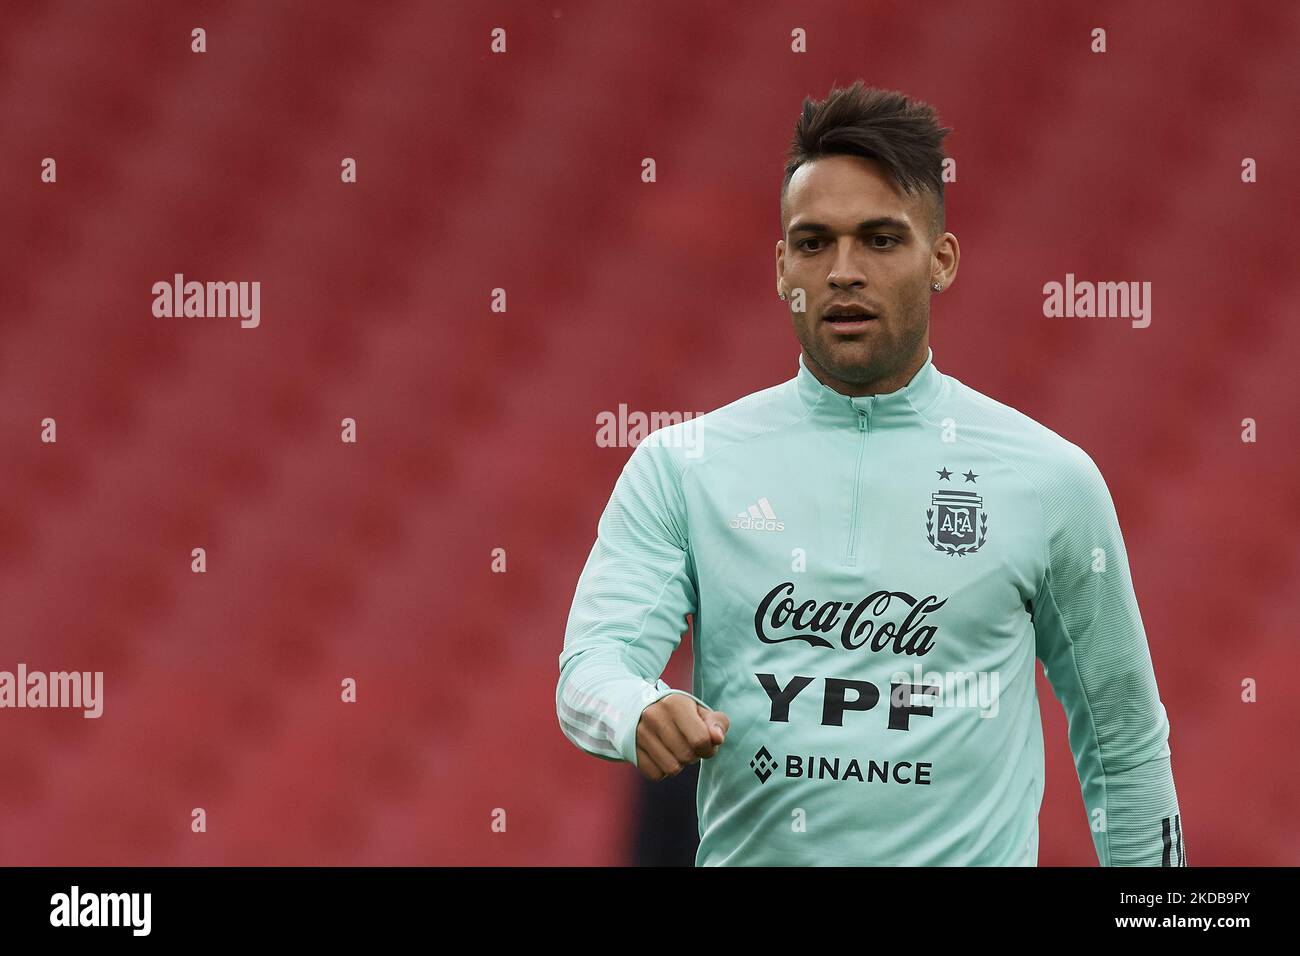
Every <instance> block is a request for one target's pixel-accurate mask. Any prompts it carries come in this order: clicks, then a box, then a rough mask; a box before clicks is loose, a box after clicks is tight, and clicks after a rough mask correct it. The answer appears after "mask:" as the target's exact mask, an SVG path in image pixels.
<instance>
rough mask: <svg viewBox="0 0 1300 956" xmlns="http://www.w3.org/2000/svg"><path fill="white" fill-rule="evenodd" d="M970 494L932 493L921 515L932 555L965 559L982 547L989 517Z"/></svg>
mask: <svg viewBox="0 0 1300 956" xmlns="http://www.w3.org/2000/svg"><path fill="white" fill-rule="evenodd" d="M983 508H984V499H983V498H981V497H980V496H979V495H978V494H976V493H975V492H973V491H956V490H953V491H936V492H935V493H934V494H933V495H931V496H930V507H929V508H927V509H926V512H925V536H926V538H927V540H929V542H930V544H932V545H934V549H935V550H936V551H943V552H944V553H946V554H958V555H966V554H971V553H972V552H975V551H978V550H979V549H980V548H982V547H983V546H984V542H985V541H986V540H987V539H988V535H989V513H988V512H987V511H984V510H983Z"/></svg>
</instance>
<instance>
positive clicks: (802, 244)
mask: <svg viewBox="0 0 1300 956" xmlns="http://www.w3.org/2000/svg"><path fill="white" fill-rule="evenodd" d="M810 242H821V240H820V239H817V238H815V237H814V238H811V239H800V240H799V241H798V242H796V243H795V246H796V247H798V248H799V249H802V250H803V251H804V252H816V251H817V250H816V249H809V248H808V243H810Z"/></svg>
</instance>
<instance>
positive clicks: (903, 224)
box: [790, 216, 912, 235]
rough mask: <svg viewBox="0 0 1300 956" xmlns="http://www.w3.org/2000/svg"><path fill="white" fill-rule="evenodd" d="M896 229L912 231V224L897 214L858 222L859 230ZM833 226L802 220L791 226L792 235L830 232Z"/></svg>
mask: <svg viewBox="0 0 1300 956" xmlns="http://www.w3.org/2000/svg"><path fill="white" fill-rule="evenodd" d="M881 228H885V229H896V230H898V231H899V232H911V231H912V226H911V224H910V223H908V222H907V221H906V220H903V219H898V218H897V217H895V216H877V217H876V218H874V219H864V220H863V221H862V222H860V223H858V228H857V231H858V232H870V231H872V230H873V229H881ZM830 231H831V227H830V226H828V225H826V224H825V223H821V222H801V223H799V224H797V225H792V226H791V227H790V235H794V234H795V233H796V232H830Z"/></svg>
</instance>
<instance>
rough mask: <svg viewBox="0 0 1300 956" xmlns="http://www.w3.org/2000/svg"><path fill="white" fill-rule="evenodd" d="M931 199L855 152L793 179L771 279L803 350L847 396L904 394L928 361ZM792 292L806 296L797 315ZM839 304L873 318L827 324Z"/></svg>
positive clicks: (933, 263) (807, 167) (798, 172)
mask: <svg viewBox="0 0 1300 956" xmlns="http://www.w3.org/2000/svg"><path fill="white" fill-rule="evenodd" d="M931 202H932V198H931V197H929V196H927V195H924V194H922V195H909V194H907V193H904V192H902V191H901V190H900V189H898V188H897V187H896V186H895V185H894V183H893V181H892V180H891V179H890V178H889V176H888V173H887V172H886V171H885V168H884V167H883V166H881V165H880V164H879V163H877V162H876V161H874V160H870V159H864V158H862V157H859V156H825V157H822V158H821V159H817V160H814V161H813V162H811V163H806V164H804V165H803V166H801V167H799V169H797V170H796V171H795V173H794V176H793V177H792V178H791V180H790V185H789V187H788V189H787V191H786V217H787V218H786V222H785V224H784V227H785V238H784V239H783V240H781V241H780V242H778V243H777V245H776V255H777V282H778V285H779V287H780V288H781V290H782V291H784V292H785V293H786V294H787V295H788V296H789V300H788V301H789V303H790V307H791V316H792V318H793V320H794V331H795V335H796V337H797V338H798V339H799V342H800V344H801V345H802V346H803V350H804V352H805V354H806V355H807V356H809V357H811V359H812V360H813V361H814V362H815V363H816V364H817V365H818V366H820V368H821V370H823V371H824V373H825V374H826V375H828V376H830V377H832V378H834V379H836V380H838V381H839V382H841V383H844V384H845V385H846V386H848V387H849V389H848V390H849V391H853V390H856V389H857V388H861V387H868V391H893V390H894V389H895V388H901V387H902V386H903V385H905V384H907V379H908V378H910V373H914V372H915V371H916V369H917V368H919V367H920V365H921V363H922V362H924V360H925V352H926V349H927V348H928V344H929V321H930V296H931V294H932V293H931V289H930V283H931V281H932V280H933V278H935V277H936V275H937V273H936V260H935V258H934V251H935V245H934V244H932V243H931V241H930V239H929V228H930V218H929V217H930V214H931V209H932V207H931V206H930V203H931ZM947 237H948V234H945V237H944V238H943V239H941V240H939V244H940V245H942V244H943V243H944V242H945V241H946V238H947ZM955 265H956V263H955V262H954V263H953V266H954V269H955ZM945 285H946V283H945ZM796 289H803V290H804V293H805V301H804V306H805V308H804V310H803V311H799V303H798V300H797V298H796V296H795V290H796ZM844 305H853V306H858V307H861V308H865V309H866V310H867V312H869V313H870V314H871V315H872V316H874V318H865V317H862V316H859V317H857V321H852V322H835V321H832V320H831V319H830V318H829V317H828V316H831V315H833V314H834V313H835V310H836V308H837V307H839V306H844ZM905 373H906V374H905ZM900 376H903V378H902V380H901V381H895V380H896V379H898V378H899V377H900ZM818 377H819V378H824V377H825V376H818ZM828 384H829V383H828Z"/></svg>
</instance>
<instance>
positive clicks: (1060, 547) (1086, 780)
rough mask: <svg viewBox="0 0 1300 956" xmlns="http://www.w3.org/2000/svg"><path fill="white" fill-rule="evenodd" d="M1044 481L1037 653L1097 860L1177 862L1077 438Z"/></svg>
mask: <svg viewBox="0 0 1300 956" xmlns="http://www.w3.org/2000/svg"><path fill="white" fill-rule="evenodd" d="M1070 449H1071V451H1070V453H1069V454H1068V455H1067V456H1066V458H1065V459H1064V460H1063V462H1062V463H1061V467H1060V469H1059V472H1058V474H1057V475H1056V477H1057V479H1058V480H1057V481H1055V482H1053V484H1052V487H1050V488H1044V489H1041V500H1042V503H1043V514H1044V523H1045V532H1046V540H1045V542H1044V546H1045V548H1046V550H1047V555H1046V564H1047V571H1046V573H1045V574H1044V577H1043V581H1042V583H1041V585H1040V586H1039V588H1038V593H1037V595H1036V596H1035V597H1034V599H1033V607H1032V612H1031V613H1032V614H1033V620H1034V628H1035V638H1036V650H1037V654H1038V657H1039V658H1040V659H1041V660H1042V662H1043V668H1044V671H1045V673H1046V675H1047V678H1048V680H1049V681H1050V682H1051V684H1052V687H1053V689H1054V691H1055V692H1056V696H1057V698H1058V699H1059V700H1060V701H1061V704H1062V705H1063V707H1064V708H1065V713H1066V718H1067V720H1068V724H1069V739H1070V749H1071V750H1072V751H1073V753H1074V762H1075V768H1076V769H1077V771H1078V775H1079V784H1080V787H1081V789H1082V793H1083V801H1084V806H1085V807H1086V808H1087V811H1088V822H1089V825H1090V827H1091V831H1092V838H1093V843H1094V845H1095V847H1096V850H1097V859H1098V861H1099V862H1100V864H1101V865H1102V866H1186V865H1187V860H1186V853H1185V851H1184V846H1183V833H1182V822H1181V818H1180V815H1179V812H1178V796H1177V793H1176V792H1175V789H1174V778H1173V771H1172V769H1171V765H1170V750H1169V743H1168V738H1169V721H1168V718H1167V716H1166V714H1165V708H1164V705H1163V704H1162V703H1161V701H1160V696H1159V692H1158V690H1157V687H1156V679H1155V673H1154V671H1153V669H1152V666H1151V655H1150V650H1149V648H1148V646H1147V639H1146V632H1145V630H1144V629H1143V626H1142V618H1141V615H1140V614H1139V612H1138V605H1137V598H1136V596H1135V594H1134V592H1133V581H1132V577H1131V575H1130V572H1129V564H1128V556H1127V554H1126V552H1125V548H1124V541H1123V537H1122V536H1121V533H1120V527H1119V519H1118V517H1117V515H1116V513H1115V506H1114V503H1113V501H1112V499H1111V495H1110V492H1109V490H1108V489H1107V487H1106V483H1105V480H1104V479H1103V478H1102V475H1101V473H1100V471H1099V470H1098V469H1097V466H1096V464H1095V463H1094V462H1093V460H1092V459H1091V458H1090V457H1089V456H1088V455H1087V454H1086V453H1085V452H1083V451H1082V450H1081V449H1079V448H1078V447H1077V446H1073V445H1072V446H1070Z"/></svg>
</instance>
